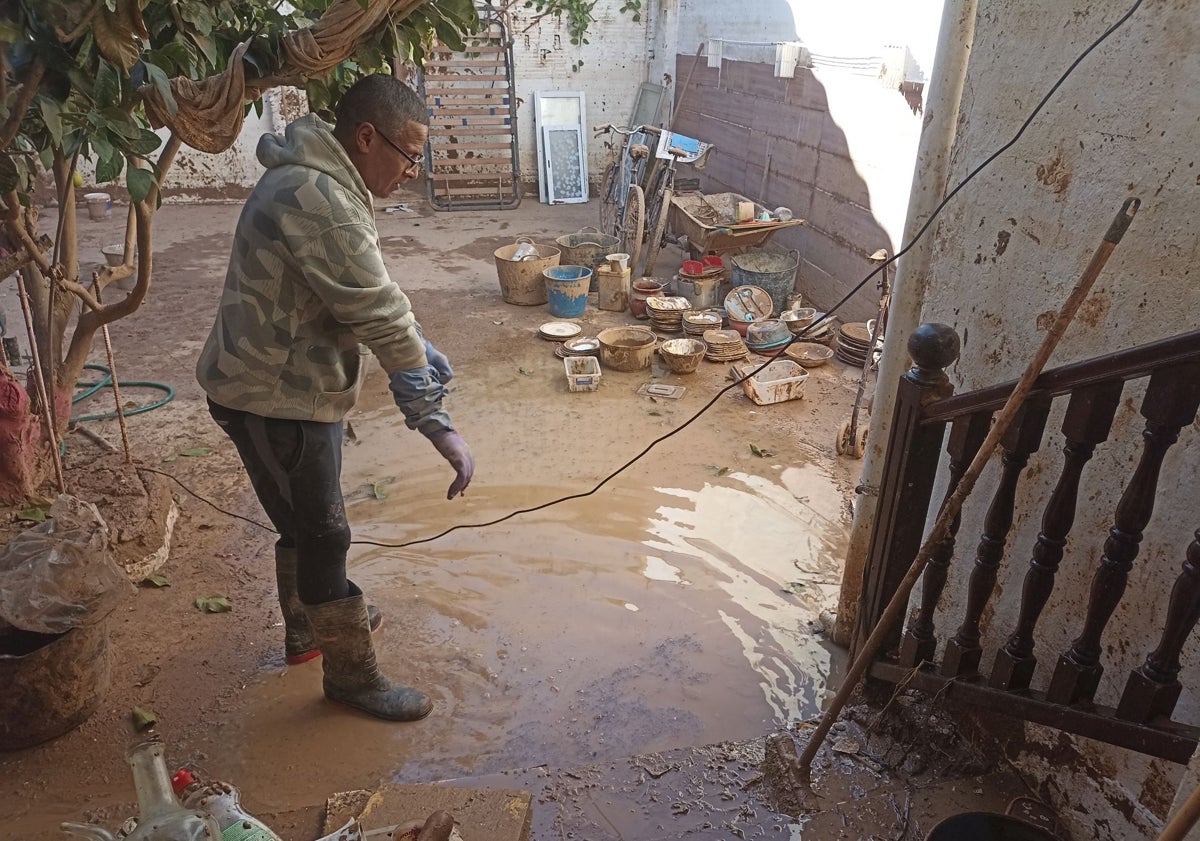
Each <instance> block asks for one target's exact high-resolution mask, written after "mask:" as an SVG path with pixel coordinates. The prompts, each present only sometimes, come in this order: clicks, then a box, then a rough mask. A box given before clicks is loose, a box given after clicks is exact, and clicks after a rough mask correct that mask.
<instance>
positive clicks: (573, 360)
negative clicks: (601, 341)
mask: <svg viewBox="0 0 1200 841" xmlns="http://www.w3.org/2000/svg"><path fill="white" fill-rule="evenodd" d="M563 370H565V371H566V372H567V388H569V389H570V390H571V391H595V390H596V389H598V388H599V387H600V360H599V359H597V358H596V357H594V356H568V357H567V358H566V359H564V360H563Z"/></svg>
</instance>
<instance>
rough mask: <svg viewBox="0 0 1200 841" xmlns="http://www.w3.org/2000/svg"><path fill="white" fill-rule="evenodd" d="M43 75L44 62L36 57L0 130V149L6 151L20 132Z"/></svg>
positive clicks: (44, 69)
mask: <svg viewBox="0 0 1200 841" xmlns="http://www.w3.org/2000/svg"><path fill="white" fill-rule="evenodd" d="M45 74H46V62H45V61H44V60H43V59H42V57H41V56H38V57H37V58H35V59H34V60H33V64H32V65H31V66H30V68H29V73H28V74H27V75H26V76H25V81H24V82H23V83H22V84H21V92H20V93H19V94H18V95H17V101H16V103H15V104H14V105H13V110H12V112H11V113H10V114H9V115H8V122H6V123H5V124H4V128H2V129H0V149H7V148H8V147H9V146H10V145H11V144H12V142H13V138H14V137H16V136H17V132H18V131H20V130H21V121H22V120H24V119H25V113H26V112H27V111H28V110H29V103H31V102H33V97H34V96H35V95H36V94H37V92H38V88H39V87H41V85H42V76H44V75H45Z"/></svg>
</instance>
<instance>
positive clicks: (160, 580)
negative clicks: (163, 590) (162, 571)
mask: <svg viewBox="0 0 1200 841" xmlns="http://www.w3.org/2000/svg"><path fill="white" fill-rule="evenodd" d="M142 586H148V587H170V586H171V582H170V581H168V580H167V579H166V577H165V576H162V575H150V576H147V577H146V578H143V579H142Z"/></svg>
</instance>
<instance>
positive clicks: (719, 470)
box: [708, 464, 729, 476]
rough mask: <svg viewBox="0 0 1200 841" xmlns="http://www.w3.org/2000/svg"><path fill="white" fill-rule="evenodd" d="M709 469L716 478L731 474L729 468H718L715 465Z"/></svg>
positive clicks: (711, 465)
mask: <svg viewBox="0 0 1200 841" xmlns="http://www.w3.org/2000/svg"><path fill="white" fill-rule="evenodd" d="M708 469H709V470H711V471H712V474H713V475H714V476H724V475H725V474H726V473H728V472H729V468H728V467H717V466H716V465H715V464H710V465H709V466H708Z"/></svg>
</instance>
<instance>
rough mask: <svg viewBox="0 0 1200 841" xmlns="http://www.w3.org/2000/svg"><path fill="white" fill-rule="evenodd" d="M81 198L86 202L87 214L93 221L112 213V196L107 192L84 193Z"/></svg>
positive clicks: (105, 217)
mask: <svg viewBox="0 0 1200 841" xmlns="http://www.w3.org/2000/svg"><path fill="white" fill-rule="evenodd" d="M83 200H84V201H85V202H87V208H88V216H90V217H91V218H92V221H94V222H99V221H100V220H101V219H107V218H108V217H109V214H111V213H112V196H110V195H109V194H108V193H84V196H83Z"/></svg>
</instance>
